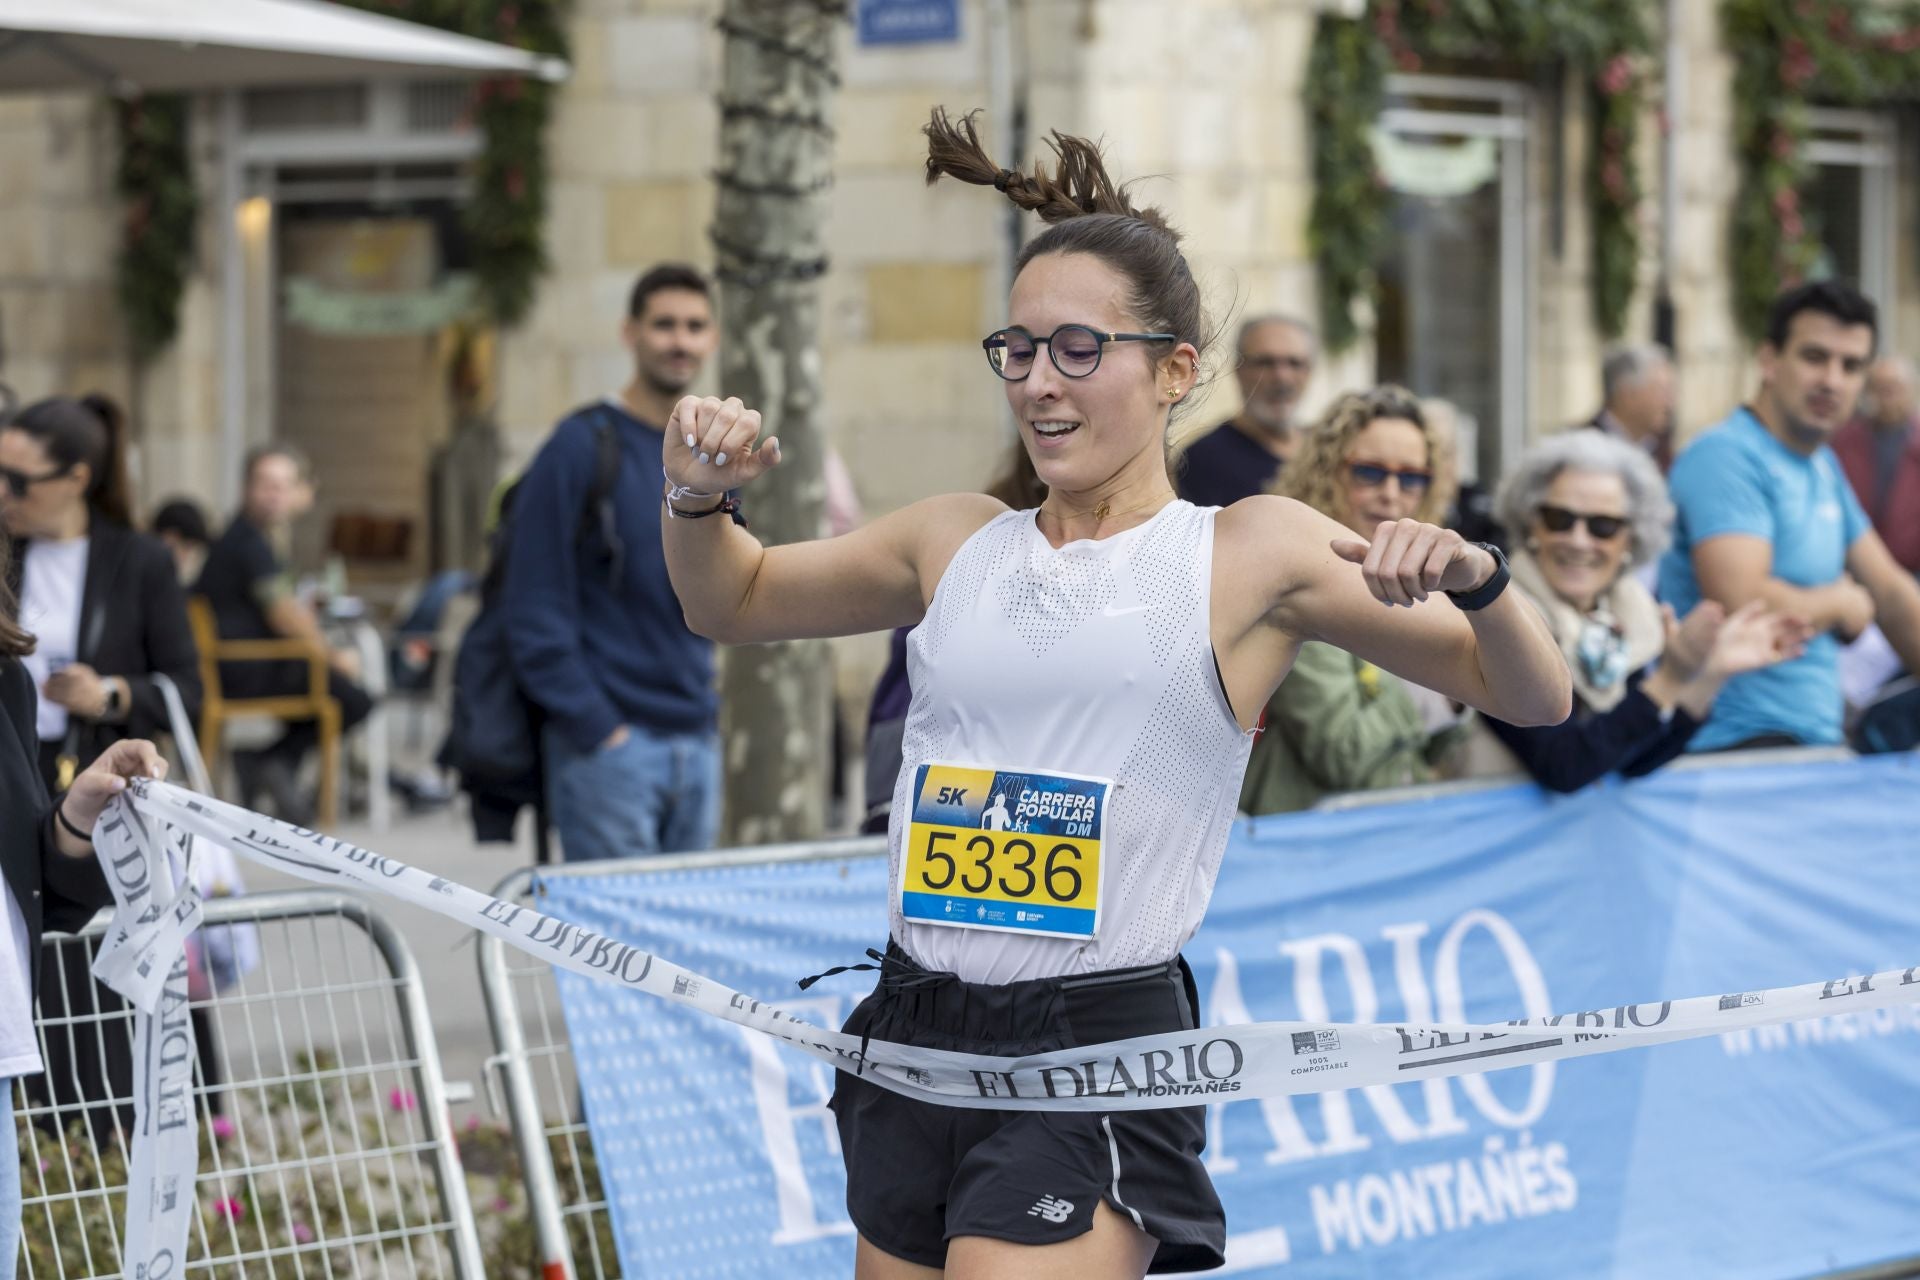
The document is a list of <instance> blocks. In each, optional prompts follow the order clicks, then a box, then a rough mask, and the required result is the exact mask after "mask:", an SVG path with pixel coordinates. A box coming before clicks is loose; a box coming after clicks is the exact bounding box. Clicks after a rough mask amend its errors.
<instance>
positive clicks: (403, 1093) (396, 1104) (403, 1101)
mask: <svg viewBox="0 0 1920 1280" xmlns="http://www.w3.org/2000/svg"><path fill="white" fill-rule="evenodd" d="M387 1105H388V1106H390V1107H392V1108H393V1109H394V1110H395V1111H415V1110H418V1109H419V1107H420V1099H418V1098H416V1097H414V1096H413V1090H411V1089H395V1090H394V1091H393V1092H392V1093H390V1094H388V1095H387Z"/></svg>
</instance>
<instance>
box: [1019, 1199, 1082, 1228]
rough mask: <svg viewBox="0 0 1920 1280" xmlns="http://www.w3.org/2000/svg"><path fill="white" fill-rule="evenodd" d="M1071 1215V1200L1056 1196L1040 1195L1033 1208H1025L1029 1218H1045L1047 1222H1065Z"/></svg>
mask: <svg viewBox="0 0 1920 1280" xmlns="http://www.w3.org/2000/svg"><path fill="white" fill-rule="evenodd" d="M1072 1215H1073V1201H1071V1200H1062V1199H1060V1198H1059V1197H1058V1196H1041V1197H1040V1199H1039V1200H1038V1201H1036V1202H1035V1204H1034V1206H1033V1208H1031V1209H1029V1210H1027V1216H1028V1217H1029V1218H1045V1219H1046V1220H1047V1221H1048V1222H1065V1221H1066V1220H1067V1219H1068V1218H1069V1217H1071V1216H1072Z"/></svg>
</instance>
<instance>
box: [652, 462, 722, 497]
mask: <svg viewBox="0 0 1920 1280" xmlns="http://www.w3.org/2000/svg"><path fill="white" fill-rule="evenodd" d="M660 475H661V478H663V479H664V480H665V481H666V482H667V501H668V502H678V501H679V500H680V499H682V498H717V497H719V496H720V495H719V494H717V493H702V492H700V490H698V489H686V488H682V487H681V486H680V485H678V484H675V483H674V480H673V477H672V476H670V475H668V474H667V469H666V468H665V467H662V468H660Z"/></svg>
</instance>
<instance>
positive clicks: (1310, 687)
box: [1240, 387, 1464, 814]
mask: <svg viewBox="0 0 1920 1280" xmlns="http://www.w3.org/2000/svg"><path fill="white" fill-rule="evenodd" d="M1438 452H1439V450H1438V442H1437V439H1436V437H1435V435H1434V432H1433V430H1432V428H1430V427H1429V426H1428V425H1427V421H1426V417H1425V414H1424V412H1423V411H1422V409H1421V407H1420V401H1419V398H1418V397H1416V396H1415V395H1414V394H1413V393H1412V392H1410V391H1405V390H1402V389H1401V388H1399V387H1380V388H1378V389H1376V390H1374V391H1369V392H1348V393H1347V394H1345V395H1343V396H1341V397H1340V398H1339V399H1338V400H1336V401H1334V403H1333V405H1332V407H1331V408H1329V409H1328V410H1327V413H1326V416H1325V417H1323V418H1322V419H1321V420H1320V422H1319V423H1318V424H1317V425H1316V426H1314V427H1313V428H1312V429H1310V430H1308V431H1307V432H1305V433H1303V436H1302V439H1301V443H1300V447H1299V449H1298V451H1296V452H1295V454H1294V455H1293V458H1292V459H1291V460H1290V461H1289V462H1288V463H1287V467H1286V470H1285V471H1283V472H1282V473H1281V476H1280V481H1279V486H1278V489H1277V492H1279V493H1281V494H1283V495H1284V496H1286V497H1290V498H1297V499H1299V500H1300V501H1301V502H1303V503H1305V504H1306V505H1308V506H1310V507H1312V508H1313V509H1314V510H1316V511H1319V512H1321V513H1322V514H1324V515H1328V516H1331V517H1333V518H1334V519H1335V520H1338V521H1339V522H1340V523H1341V524H1343V525H1345V526H1346V527H1347V528H1349V529H1351V530H1353V532H1354V533H1356V534H1358V535H1359V536H1360V537H1362V538H1372V537H1374V536H1375V534H1376V532H1377V531H1378V530H1379V528H1380V526H1381V525H1382V524H1385V523H1387V522H1389V521H1394V520H1406V519H1413V520H1419V521H1421V522H1423V523H1429V524H1430V523H1435V522H1437V521H1438V520H1439V519H1440V517H1441V515H1442V513H1444V512H1445V511H1446V509H1447V504H1448V503H1449V502H1450V501H1451V500H1452V497H1453V495H1452V492H1451V486H1450V485H1448V484H1447V483H1446V482H1445V480H1444V476H1439V477H1437V476H1436V470H1435V459H1436V457H1437V456H1438ZM1261 724H1262V732H1261V734H1260V737H1259V740H1258V741H1257V742H1256V743H1255V744H1254V747H1253V756H1252V759H1251V760H1249V761H1248V763H1247V774H1246V780H1245V782H1243V783H1242V785H1241V788H1240V808H1241V809H1242V810H1243V811H1244V812H1247V813H1251V814H1263V813H1286V812H1290V811H1292V810H1295V809H1306V808H1310V807H1312V806H1313V805H1314V803H1316V802H1317V801H1318V800H1319V799H1320V798H1321V797H1322V796H1324V795H1328V794H1331V793H1334V792H1341V791H1372V790H1377V789H1379V788H1382V787H1398V786H1407V785H1410V784H1412V783H1416V782H1429V781H1432V780H1433V778H1434V777H1435V776H1436V766H1437V765H1438V764H1439V763H1440V762H1441V761H1442V759H1443V757H1445V755H1446V754H1447V752H1448V750H1449V748H1450V747H1452V746H1453V745H1454V744H1455V743H1456V742H1458V741H1459V740H1460V739H1461V738H1462V737H1463V736H1464V728H1463V724H1464V722H1463V721H1462V720H1461V718H1460V714H1459V712H1458V711H1456V710H1455V709H1454V708H1453V707H1452V706H1451V705H1450V704H1448V703H1447V702H1446V700H1445V699H1444V698H1442V697H1440V696H1439V695H1438V694H1435V693H1432V692H1431V691H1429V690H1426V689H1422V688H1420V687H1419V686H1417V685H1412V684H1409V683H1408V682H1406V681H1404V680H1402V679H1400V678H1399V677H1398V676H1395V675H1392V674H1390V673H1388V672H1386V671H1383V670H1381V669H1380V668H1379V667H1377V666H1374V665H1373V664H1372V663H1370V662H1367V661H1364V660H1363V659H1361V658H1357V657H1355V656H1354V655H1353V654H1350V653H1348V652H1346V651H1345V650H1342V649H1337V648H1335V647H1333V646H1332V645H1329V644H1322V643H1320V642H1318V641H1309V642H1307V643H1306V644H1304V645H1302V646H1301V647H1300V656H1299V657H1298V658H1296V659H1294V663H1293V670H1292V671H1290V672H1289V673H1288V674H1287V678H1286V679H1285V680H1283V681H1281V683H1280V687H1279V688H1278V689H1276V690H1275V691H1274V694H1273V696H1272V697H1271V698H1269V699H1268V700H1267V709H1266V713H1265V715H1264V716H1262V718H1261Z"/></svg>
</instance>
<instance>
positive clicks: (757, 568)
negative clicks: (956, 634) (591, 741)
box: [660, 396, 1006, 644]
mask: <svg viewBox="0 0 1920 1280" xmlns="http://www.w3.org/2000/svg"><path fill="white" fill-rule="evenodd" d="M666 435H667V439H666V448H665V452H664V459H665V466H666V471H667V475H668V477H669V478H670V479H671V480H672V481H673V483H675V484H677V485H681V486H684V487H685V488H688V489H693V490H697V491H700V492H701V493H706V494H716V495H717V494H720V493H722V492H725V491H726V490H729V489H740V488H743V487H744V486H746V485H749V484H750V483H751V482H752V481H754V480H755V479H758V478H759V477H760V476H762V475H764V474H765V473H766V472H768V471H770V470H771V469H772V468H774V467H775V466H777V465H779V462H780V443H779V441H777V440H774V439H768V440H765V441H761V440H760V438H759V436H760V414H759V413H758V412H757V411H755V410H752V409H747V408H745V407H744V406H742V405H741V403H740V401H738V400H733V399H729V400H725V401H722V400H718V399H715V398H713V397H706V398H704V399H703V398H699V397H695V396H688V397H687V398H686V399H684V400H682V401H681V402H680V403H679V405H678V406H676V407H675V409H674V411H673V418H672V420H671V421H670V422H668V424H667V428H666ZM689 437H692V439H693V440H694V444H693V445H691V446H690V445H688V443H687V440H688V438H689ZM703 459H704V461H703ZM719 503H720V499H719V498H718V497H717V496H716V497H692V496H683V497H681V498H678V499H675V500H673V501H672V503H671V506H672V507H673V509H674V511H676V512H678V513H679V516H676V515H674V514H672V513H670V512H669V511H668V510H667V509H666V508H665V506H663V507H662V510H661V512H660V522H661V523H660V529H661V541H662V543H663V544H664V546H665V549H666V557H667V574H668V576H669V577H670V578H671V579H672V581H673V589H674V592H675V594H676V595H678V596H679V597H680V606H681V608H682V609H683V610H684V611H685V613H686V618H687V625H688V626H689V627H691V628H692V629H693V630H694V631H695V632H697V633H699V634H700V635H704V636H707V637H708V638H710V639H713V640H718V641H720V642H721V643H723V644H752V643H757V642H763V641H769V640H799V639H808V638H815V637H821V636H845V635H858V634H860V633H862V632H867V631H885V630H888V629H890V628H893V627H901V626H907V625H910V624H912V623H916V622H918V621H919V620H920V618H921V616H922V615H923V614H924V613H925V612H926V606H927V602H928V600H930V599H931V598H932V595H933V589H934V587H935V586H936V585H937V584H938V582H939V580H940V574H941V573H942V572H943V571H944V570H945V569H946V566H947V562H948V561H949V560H951V559H952V558H953V554H954V552H955V551H957V550H958V549H959V547H960V544H961V543H963V542H965V541H966V540H967V539H968V538H969V537H971V536H972V535H973V534H974V533H975V532H977V531H978V530H979V529H980V527H981V526H982V525H984V524H986V523H987V521H989V520H991V519H993V518H994V516H996V515H998V514H1000V513H1001V512H1003V511H1005V510H1006V507H1005V506H1004V505H1003V504H1002V503H1000V502H998V501H997V500H995V499H993V498H989V497H987V496H985V495H984V494H966V493H963V494H949V495H946V496H943V497H937V498H928V499H925V500H924V501H921V502H916V503H914V504H912V505H911V506H907V507H903V508H901V509H900V510H898V511H895V512H891V513H889V514H887V515H884V516H881V517H880V518H878V519H876V520H874V521H872V522H871V523H869V524H867V525H864V526H862V527H861V528H858V529H855V530H854V531H852V532H851V533H847V534H843V535H842V536H840V537H838V538H825V539H819V540H816V541H812V542H800V543H792V544H789V545H786V546H780V547H763V546H761V545H760V540H759V539H758V538H755V537H754V536H753V535H752V534H751V533H749V532H748V531H747V530H745V529H742V528H740V527H739V526H737V525H735V524H734V523H733V521H731V520H729V519H727V518H726V517H725V516H723V515H716V516H712V517H709V518H705V519H702V518H697V517H698V515H699V513H701V512H704V511H710V510H713V509H714V508H716V507H718V505H719ZM688 516H692V517H696V518H692V519H688V518H682V517H688Z"/></svg>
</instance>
